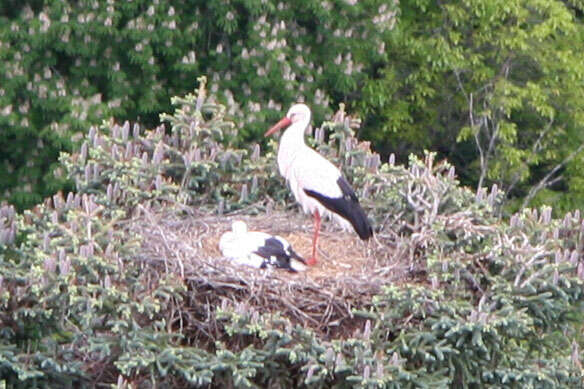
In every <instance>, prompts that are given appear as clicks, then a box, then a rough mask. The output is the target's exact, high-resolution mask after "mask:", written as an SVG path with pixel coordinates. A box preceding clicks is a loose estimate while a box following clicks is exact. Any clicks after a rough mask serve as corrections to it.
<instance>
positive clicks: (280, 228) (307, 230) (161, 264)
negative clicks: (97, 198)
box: [131, 211, 408, 340]
mask: <svg viewBox="0 0 584 389" xmlns="http://www.w3.org/2000/svg"><path fill="white" fill-rule="evenodd" d="M236 219H239V220H243V221H245V222H246V224H247V225H248V228H249V229H250V230H255V231H264V232H268V233H271V234H277V235H281V236H283V237H284V238H285V239H287V240H288V241H289V242H290V243H291V244H292V246H293V247H294V249H295V251H297V252H298V253H299V254H300V255H302V256H304V257H308V256H309V254H310V253H311V250H312V233H313V226H312V220H311V217H310V216H308V215H302V214H299V213H298V212H296V211H287V212H281V211H279V212H270V213H268V214H264V215H259V216H249V215H241V216H240V215H234V216H220V217H219V216H216V215H198V216H187V217H179V216H176V215H175V214H174V213H171V212H161V213H152V212H149V211H145V212H143V213H142V217H140V218H139V219H138V220H135V222H134V223H133V224H132V227H131V229H132V230H133V231H134V232H135V233H137V234H138V235H139V236H141V237H142V238H143V243H142V249H141V254H140V257H139V258H138V260H141V261H144V262H145V263H147V264H149V265H150V266H152V265H153V266H155V267H156V268H158V269H159V271H164V272H167V273H174V274H176V275H178V276H180V277H181V278H182V279H183V280H184V281H185V283H186V284H187V286H188V291H189V298H190V301H183V302H182V304H181V305H180V309H181V311H182V312H181V313H180V320H181V323H182V324H181V325H183V326H187V327H188V326H193V328H192V329H193V334H197V335H196V336H197V337H200V336H201V335H200V334H201V333H204V334H206V337H207V338H209V339H208V340H214V338H215V337H214V336H212V335H211V332H213V329H214V328H216V327H215V324H216V323H214V314H213V313H214V311H215V309H216V308H217V307H220V306H222V305H225V304H226V303H227V304H231V305H233V306H238V305H240V306H241V305H242V304H243V305H244V306H245V310H246V311H248V312H249V311H250V310H254V311H257V312H261V313H269V312H271V313H273V312H279V313H280V314H282V315H283V316H285V317H287V318H289V319H290V320H291V321H292V322H293V323H297V324H301V325H303V326H305V327H310V328H312V329H314V330H315V331H317V332H319V333H321V334H323V335H328V336H338V335H339V333H340V334H341V335H343V334H344V335H346V336H350V335H352V333H353V331H354V330H355V328H356V327H357V326H358V327H362V323H361V322H360V321H359V320H355V317H354V314H353V312H352V309H353V308H355V307H359V309H363V308H366V307H367V306H369V305H370V303H371V297H372V296H373V295H375V294H377V293H379V292H380V291H381V287H382V286H383V285H388V284H391V283H396V282H399V281H400V280H403V279H404V278H405V275H406V273H407V270H408V269H407V264H406V263H405V261H401V262H400V261H399V260H394V258H393V255H392V250H391V249H390V248H388V246H387V245H384V244H380V243H379V242H378V241H377V239H375V237H374V238H373V239H371V240H370V241H369V242H362V241H361V240H360V239H359V238H358V236H357V235H356V234H355V233H354V232H353V231H348V232H344V231H341V230H339V229H338V227H337V226H335V225H334V224H333V223H332V222H324V223H323V226H322V230H321V235H320V238H319V245H318V249H319V252H318V255H319V262H318V263H317V264H316V265H315V266H311V267H309V268H308V270H307V271H306V272H300V273H291V272H288V271H285V270H281V269H254V268H251V267H247V266H241V265H236V264H234V263H233V262H231V261H230V260H228V259H226V258H223V257H222V255H221V252H220V251H219V247H218V242H219V238H220V237H221V235H222V234H223V233H224V232H226V231H228V230H230V229H231V223H232V221H233V220H236ZM398 257H399V256H398ZM185 323H186V324H185Z"/></svg>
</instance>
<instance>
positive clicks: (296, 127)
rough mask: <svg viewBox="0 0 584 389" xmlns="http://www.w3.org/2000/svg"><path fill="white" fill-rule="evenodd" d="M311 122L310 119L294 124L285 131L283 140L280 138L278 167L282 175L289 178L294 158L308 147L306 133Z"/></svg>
mask: <svg viewBox="0 0 584 389" xmlns="http://www.w3.org/2000/svg"><path fill="white" fill-rule="evenodd" d="M309 122H310V117H308V118H307V119H306V120H300V121H297V122H294V123H292V125H291V126H290V127H288V128H287V129H286V131H284V134H283V135H282V138H280V147H279V148H278V167H279V169H280V173H281V174H282V175H283V176H284V177H286V178H288V174H287V171H288V167H289V166H290V165H291V164H292V162H293V161H294V158H296V156H297V155H298V153H299V152H300V151H302V149H304V148H306V147H308V146H306V143H304V133H305V132H306V127H308V123H309Z"/></svg>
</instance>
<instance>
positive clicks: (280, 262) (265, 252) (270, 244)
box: [254, 237, 296, 272]
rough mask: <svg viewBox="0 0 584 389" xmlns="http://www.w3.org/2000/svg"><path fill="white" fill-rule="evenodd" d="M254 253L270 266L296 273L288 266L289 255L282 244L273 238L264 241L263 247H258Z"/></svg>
mask: <svg viewBox="0 0 584 389" xmlns="http://www.w3.org/2000/svg"><path fill="white" fill-rule="evenodd" d="M254 253H255V254H257V255H259V256H260V257H262V258H264V259H265V262H267V263H269V264H270V265H272V266H276V267H279V268H283V269H288V270H290V271H292V272H296V270H294V269H293V268H292V267H291V265H290V255H289V254H288V253H287V252H286V250H285V249H284V244H283V243H282V242H280V241H279V240H278V239H276V238H274V237H271V238H268V239H266V240H265V242H264V245H263V246H260V247H258V248H257V250H256V251H255V252H254Z"/></svg>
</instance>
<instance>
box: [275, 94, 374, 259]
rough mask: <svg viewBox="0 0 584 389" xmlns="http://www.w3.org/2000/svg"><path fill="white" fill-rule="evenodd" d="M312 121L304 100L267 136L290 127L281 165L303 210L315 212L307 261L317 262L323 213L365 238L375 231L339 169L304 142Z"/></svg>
mask: <svg viewBox="0 0 584 389" xmlns="http://www.w3.org/2000/svg"><path fill="white" fill-rule="evenodd" d="M309 123H310V108H308V107H307V106H306V105H305V104H294V105H293V106H292V107H290V109H289V110H288V113H287V114H286V116H285V117H284V118H283V119H282V120H280V121H279V122H278V123H276V124H275V125H274V126H273V127H272V128H270V129H269V130H268V131H266V133H265V136H270V135H272V134H274V133H275V132H276V131H278V130H280V129H282V128H287V129H286V131H284V134H283V135H282V138H281V139H280V147H279V149H278V168H279V170H280V174H281V175H282V176H284V178H285V179H286V181H287V182H288V184H289V185H290V189H291V190H292V193H294V197H295V198H296V201H298V202H299V203H300V204H301V205H302V208H303V209H304V212H306V213H308V212H310V213H312V214H313V216H314V238H313V240H312V257H310V258H309V259H308V260H307V261H306V263H307V264H309V265H314V264H315V263H316V243H317V240H318V233H319V230H320V220H321V216H328V217H330V218H333V219H334V220H336V221H337V222H338V223H339V224H340V225H341V227H343V228H344V229H347V228H349V226H353V228H354V229H355V232H357V234H358V235H359V237H360V238H361V239H363V240H367V239H369V238H370V237H371V236H372V235H373V229H372V228H371V225H370V224H369V221H368V220H367V216H366V215H365V212H364V211H363V208H361V206H360V205H359V200H358V199H357V196H356V195H355V192H354V191H353V189H352V188H351V185H349V183H348V182H347V180H346V179H345V178H344V177H343V176H342V175H341V172H340V171H339V169H337V167H336V166H334V165H333V164H332V163H330V162H329V161H328V160H326V159H325V158H324V157H323V156H322V155H320V154H319V153H317V152H316V151H314V150H313V149H311V148H310V147H308V146H307V145H306V143H304V133H305V132H306V129H307V128H308V124H309Z"/></svg>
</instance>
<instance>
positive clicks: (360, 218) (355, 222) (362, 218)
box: [346, 206, 373, 240]
mask: <svg viewBox="0 0 584 389" xmlns="http://www.w3.org/2000/svg"><path fill="white" fill-rule="evenodd" d="M347 216H348V217H346V218H347V220H348V221H349V222H350V223H351V225H352V226H353V228H354V229H355V232H356V233H357V235H359V238H361V239H362V240H367V239H369V238H371V237H372V236H373V228H372V227H371V224H369V220H368V219H367V215H365V212H364V211H363V208H361V207H360V206H357V207H352V208H351V212H350V214H349V215H347Z"/></svg>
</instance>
